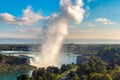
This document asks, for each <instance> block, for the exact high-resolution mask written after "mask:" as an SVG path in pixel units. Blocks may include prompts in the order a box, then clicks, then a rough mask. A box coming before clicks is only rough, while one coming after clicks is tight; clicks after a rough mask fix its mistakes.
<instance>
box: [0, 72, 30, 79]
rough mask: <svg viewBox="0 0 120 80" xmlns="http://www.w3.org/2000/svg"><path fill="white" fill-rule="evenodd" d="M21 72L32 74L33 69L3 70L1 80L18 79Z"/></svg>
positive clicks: (0, 75)
mask: <svg viewBox="0 0 120 80" xmlns="http://www.w3.org/2000/svg"><path fill="white" fill-rule="evenodd" d="M20 74H27V75H29V76H31V74H32V70H30V71H15V72H3V73H0V80H17V77H18V76H19V75H20Z"/></svg>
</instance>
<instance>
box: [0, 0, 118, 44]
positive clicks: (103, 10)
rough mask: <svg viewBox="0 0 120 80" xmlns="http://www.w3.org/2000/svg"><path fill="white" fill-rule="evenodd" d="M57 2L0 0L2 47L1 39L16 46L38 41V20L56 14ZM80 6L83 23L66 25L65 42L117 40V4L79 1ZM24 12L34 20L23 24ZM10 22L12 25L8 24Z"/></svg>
mask: <svg viewBox="0 0 120 80" xmlns="http://www.w3.org/2000/svg"><path fill="white" fill-rule="evenodd" d="M72 1H74V0H72ZM59 2H60V0H12V1H10V0H0V40H2V41H1V42H2V43H5V42H4V41H3V40H5V39H10V40H11V39H12V41H15V42H16V43H17V42H20V40H21V39H23V40H21V41H22V42H23V41H24V40H27V42H30V43H32V40H33V42H34V40H38V41H39V40H41V39H42V25H43V23H42V21H41V22H40V21H38V20H39V19H41V18H42V16H44V17H47V16H50V15H51V14H52V13H59V12H60V11H59V10H60V9H59V8H60V5H59ZM83 3H84V6H83V8H84V10H85V14H84V19H83V21H82V23H80V24H75V23H70V24H69V30H68V32H69V34H68V36H67V37H66V39H67V40H69V39H71V40H78V39H103V40H104V39H113V40H119V39H120V18H119V17H120V5H119V4H120V0H83ZM25 10H29V12H28V13H30V14H31V15H32V16H34V17H30V19H32V20H31V21H30V22H28V21H27V22H26V21H25V20H23V18H24V17H23V16H24V13H25ZM26 14H27V13H26ZM39 14H40V15H42V16H39ZM31 15H29V16H31ZM3 16H4V17H3ZM13 18H15V20H16V21H14V22H11V21H10V20H11V19H13ZM18 20H19V22H18ZM20 21H21V22H20ZM23 21H25V22H23ZM5 41H6V40H5ZM9 42H11V41H9V40H7V43H9ZM22 42H20V43H22Z"/></svg>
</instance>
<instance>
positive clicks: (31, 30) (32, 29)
mask: <svg viewBox="0 0 120 80" xmlns="http://www.w3.org/2000/svg"><path fill="white" fill-rule="evenodd" d="M17 32H21V33H41V32H42V30H41V29H40V28H28V29H21V30H19V31H17Z"/></svg>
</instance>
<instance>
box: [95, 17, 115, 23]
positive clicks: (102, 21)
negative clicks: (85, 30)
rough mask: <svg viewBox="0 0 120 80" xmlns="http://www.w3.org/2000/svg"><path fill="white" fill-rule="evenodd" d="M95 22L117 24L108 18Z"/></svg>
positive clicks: (98, 19)
mask: <svg viewBox="0 0 120 80" xmlns="http://www.w3.org/2000/svg"><path fill="white" fill-rule="evenodd" d="M95 20H96V21H97V22H101V23H104V24H115V23H114V22H112V21H111V20H109V19H106V18H97V19H95Z"/></svg>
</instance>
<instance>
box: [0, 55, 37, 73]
mask: <svg viewBox="0 0 120 80" xmlns="http://www.w3.org/2000/svg"><path fill="white" fill-rule="evenodd" d="M29 64H30V63H29V59H27V58H23V57H15V56H5V55H0V72H11V71H19V70H33V69H34V68H35V67H34V66H31V65H29Z"/></svg>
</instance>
